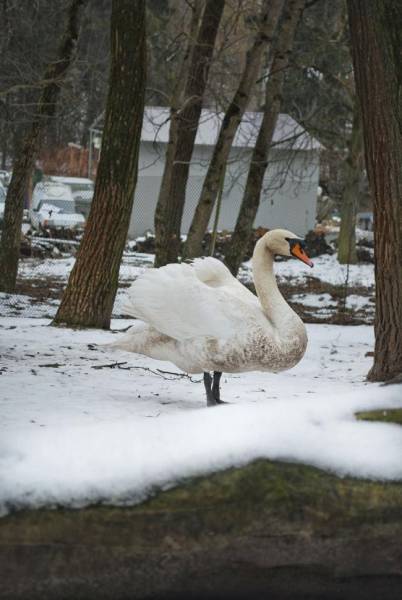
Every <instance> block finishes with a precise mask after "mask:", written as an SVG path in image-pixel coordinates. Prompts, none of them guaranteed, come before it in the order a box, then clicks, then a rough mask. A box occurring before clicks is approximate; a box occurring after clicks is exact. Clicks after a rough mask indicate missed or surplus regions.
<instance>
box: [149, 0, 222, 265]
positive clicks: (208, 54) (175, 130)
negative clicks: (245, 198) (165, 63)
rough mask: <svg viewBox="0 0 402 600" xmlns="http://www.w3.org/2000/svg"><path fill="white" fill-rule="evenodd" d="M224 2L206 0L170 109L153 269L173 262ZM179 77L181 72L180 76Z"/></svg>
mask: <svg viewBox="0 0 402 600" xmlns="http://www.w3.org/2000/svg"><path fill="white" fill-rule="evenodd" d="M224 5H225V0H207V1H206V4H205V10H204V13H203V16H202V19H201V23H200V26H199V29H198V34H197V39H196V42H195V44H194V46H193V48H192V51H191V56H190V60H189V63H188V71H187V79H186V84H185V88H184V90H183V92H182V94H181V93H179V94H178V95H179V99H180V104H179V106H178V107H174V106H173V107H172V111H171V116H172V119H171V124H170V132H169V144H168V150H167V155H166V163H165V170H164V174H163V178H162V183H161V189H160V192H159V198H158V204H157V207H156V211H155V238H156V239H155V244H156V249H155V266H161V265H164V264H166V263H168V262H175V261H177V258H178V255H179V251H180V228H181V220H182V215H183V209H184V203H185V198H186V185H187V179H188V173H189V168H190V160H191V155H192V153H193V148H194V141H195V137H196V134H197V127H198V121H199V118H200V114H201V109H202V98H203V95H204V91H205V87H206V84H207V81H208V73H209V68H210V64H211V59H212V53H213V50H214V45H215V39H216V35H217V33H218V27H219V23H220V20H221V17H222V13H223V8H224ZM181 77H183V73H182V74H181Z"/></svg>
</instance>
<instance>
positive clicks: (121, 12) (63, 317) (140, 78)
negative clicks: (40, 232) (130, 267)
mask: <svg viewBox="0 0 402 600" xmlns="http://www.w3.org/2000/svg"><path fill="white" fill-rule="evenodd" d="M111 54H112V57H111V71H110V78H109V94H108V99H107V104H106V114H105V126H104V130H103V141H102V151H101V157H100V161H99V167H98V173H97V177H96V183H95V192H94V198H93V201H92V206H91V211H90V214H89V217H88V222H87V226H86V228H85V233H84V236H83V239H82V242H81V244H80V248H79V251H78V254H77V260H76V262H75V265H74V267H73V270H72V271H71V274H70V278H69V281H68V284H67V287H66V290H65V292H64V294H63V298H62V301H61V304H60V307H59V310H58V311H57V314H56V317H55V319H54V324H60V323H64V324H67V325H78V326H84V327H102V328H104V329H107V328H109V326H110V318H111V314H112V308H113V302H114V298H115V295H116V291H117V285H118V276H119V267H120V262H121V257H122V254H123V250H124V245H125V242H126V237H127V232H128V226H129V221H130V215H131V210H132V205H133V199H134V190H135V185H136V181H137V170H138V153H139V144H140V139H141V129H142V118H143V112H144V91H145V72H146V41H145V0H113V2H112V16H111Z"/></svg>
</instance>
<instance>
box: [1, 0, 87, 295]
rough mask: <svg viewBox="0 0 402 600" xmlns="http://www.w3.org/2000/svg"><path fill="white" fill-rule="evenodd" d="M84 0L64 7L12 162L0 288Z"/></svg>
mask: <svg viewBox="0 0 402 600" xmlns="http://www.w3.org/2000/svg"><path fill="white" fill-rule="evenodd" d="M85 1H86V0H71V2H70V5H69V8H68V16H67V27H66V30H65V33H64V35H63V38H62V40H61V43H60V47H59V50H58V53H57V58H56V60H55V61H54V62H52V63H50V64H49V65H48V67H47V69H46V71H45V73H44V78H43V91H42V93H41V96H40V98H39V102H38V108H37V116H36V118H35V120H34V121H33V123H32V126H31V128H30V131H29V132H28V134H27V135H26V137H25V138H24V141H23V143H22V146H21V148H20V150H19V151H18V154H17V156H16V158H15V159H14V164H13V174H12V178H11V181H10V185H9V188H8V192H7V198H6V204H5V209H4V221H3V231H2V236H1V243H0V291H2V292H14V291H15V284H16V280H17V272H18V259H19V251H20V240H21V225H22V217H23V212H24V199H25V195H26V194H27V192H28V185H29V180H30V177H31V173H32V169H33V166H34V162H35V158H36V156H37V154H38V151H39V149H40V146H41V141H42V135H43V133H44V130H45V128H46V124H47V122H48V120H49V118H50V117H51V116H53V115H54V113H55V110H56V103H57V100H58V97H59V95H60V90H61V86H62V84H63V82H64V80H65V78H66V75H67V72H68V70H69V68H70V66H71V64H72V62H73V60H74V58H75V55H76V49H77V40H78V35H79V12H80V8H81V6H82V5H83V4H84V3H85Z"/></svg>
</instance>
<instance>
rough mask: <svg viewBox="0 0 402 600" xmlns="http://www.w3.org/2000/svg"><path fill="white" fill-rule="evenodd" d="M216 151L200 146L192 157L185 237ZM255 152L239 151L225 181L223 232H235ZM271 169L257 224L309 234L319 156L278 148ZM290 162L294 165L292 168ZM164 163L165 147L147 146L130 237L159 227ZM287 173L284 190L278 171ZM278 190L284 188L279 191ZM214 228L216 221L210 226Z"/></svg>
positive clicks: (142, 153)
mask: <svg viewBox="0 0 402 600" xmlns="http://www.w3.org/2000/svg"><path fill="white" fill-rule="evenodd" d="M211 150H212V149H211V147H201V146H197V147H196V149H195V151H194V155H193V158H192V166H191V168H190V176H189V180H188V184H187V190H186V206H185V210H184V215H183V223H182V233H186V232H187V231H188V228H189V226H190V223H191V219H192V216H193V214H194V209H195V206H196V204H197V202H198V198H199V195H200V192H201V188H202V182H203V179H204V177H205V173H206V169H207V166H208V160H209V158H210V156H211ZM250 155H251V150H250V149H242V148H234V149H233V150H232V152H231V155H230V162H229V166H228V170H227V174H226V179H225V188H224V193H223V198H222V208H221V214H220V220H219V229H228V230H232V229H233V227H234V225H235V223H236V218H237V214H238V211H239V207H240V203H241V200H242V197H243V192H244V186H245V183H246V179H247V168H248V161H249V160H250ZM272 156H273V160H272V162H271V164H270V165H269V166H268V170H267V174H266V176H265V180H264V191H263V199H262V202H261V205H260V208H259V211H258V214H257V218H256V220H255V226H257V227H258V226H261V227H269V228H272V227H286V228H287V229H291V230H294V231H295V232H296V233H299V234H300V235H304V234H305V233H307V231H308V230H310V229H312V228H313V227H314V223H315V214H316V196H317V186H318V175H319V172H318V164H319V157H318V152H312V151H310V152H292V155H291V156H292V160H291V161H290V160H289V156H290V154H289V151H288V152H284V151H280V150H277V151H275V153H274V154H273V155H272ZM288 163H289V164H288ZM163 165H164V148H163V145H162V144H159V145H158V147H157V148H155V147H154V146H153V145H152V144H151V143H149V142H142V144H141V149H140V159H139V173H138V182H137V189H136V192H135V198H134V207H133V212H132V215H131V221H130V228H129V238H130V239H133V238H135V237H138V236H141V235H143V234H144V233H145V232H146V231H153V229H154V212H155V207H156V203H157V199H158V194H159V187H160V183H161V178H162V173H163ZM283 171H285V172H286V176H285V180H284V185H283V186H282V187H280V188H279V183H280V182H279V176H278V173H280V172H283ZM278 188H279V189H278ZM212 224H213V217H212V219H211V222H210V227H212Z"/></svg>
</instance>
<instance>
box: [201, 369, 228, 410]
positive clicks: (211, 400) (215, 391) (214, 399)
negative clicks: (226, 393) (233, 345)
mask: <svg viewBox="0 0 402 600" xmlns="http://www.w3.org/2000/svg"><path fill="white" fill-rule="evenodd" d="M221 377H222V373H221V372H220V371H214V377H213V380H212V377H211V375H210V373H208V372H204V386H205V391H206V394H207V406H217V405H218V404H227V403H226V402H225V401H224V400H221V392H220V385H219V384H220V380H221Z"/></svg>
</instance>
